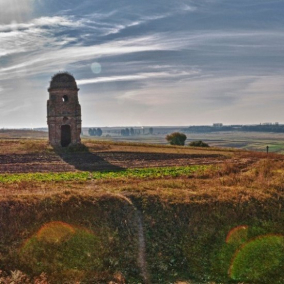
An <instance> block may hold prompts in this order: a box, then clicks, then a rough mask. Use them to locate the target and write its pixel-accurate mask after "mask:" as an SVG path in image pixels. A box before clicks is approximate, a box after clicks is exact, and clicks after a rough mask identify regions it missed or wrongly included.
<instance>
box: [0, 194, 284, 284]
mask: <svg viewBox="0 0 284 284" xmlns="http://www.w3.org/2000/svg"><path fill="white" fill-rule="evenodd" d="M283 203H284V202H283V199H282V197H281V198H279V196H275V198H268V199H267V200H266V201H265V202H260V201H259V200H257V199H255V198H250V199H244V200H239V202H238V203H236V202H227V201H226V202H222V201H216V202H211V201H209V202H207V201H206V200H200V201H198V200H195V201H194V202H188V201H185V200H180V201H178V202H177V201H176V200H175V199H171V198H170V197H168V198H167V199H165V198H161V196H159V195H158V194H141V193H139V194H127V197H126V196H124V195H122V194H95V193H94V194H92V195H86V194H85V195H83V194H82V195H80V194H78V193H76V192H72V191H64V192H62V193H60V194H53V195H50V196H48V197H44V196H42V195H41V196H28V195H26V196H18V197H17V196H13V197H12V196H10V197H9V200H4V199H3V200H2V201H1V202H0V222H1V231H0V236H1V238H0V239H1V246H0V253H1V259H0V265H1V269H2V270H4V271H7V272H9V271H13V270H16V269H17V270H20V271H22V272H24V273H26V274H28V275H29V276H31V277H33V276H36V275H40V274H41V273H42V272H44V273H46V274H47V277H48V279H49V281H50V283H64V282H65V283H66V282H67V283H75V281H80V282H81V283H110V281H114V282H113V283H124V282H126V283H176V282H177V281H189V280H190V279H191V280H195V281H196V283H207V282H208V281H216V283H230V282H232V283H238V281H244V280H246V279H243V278H247V280H248V281H249V282H248V283H272V282H269V281H271V279H273V283H283V279H284V278H283V271H282V269H280V268H281V267H283V263H284V259H283V255H281V254H280V255H274V254H273V253H272V254H271V257H272V259H273V260H274V261H275V263H274V266H273V267H271V269H268V270H267V271H266V274H265V273H264V274H263V275H262V278H261V281H259V280H257V279H256V277H257V276H255V274H257V273H260V272H259V271H258V270H257V269H256V268H254V267H252V268H251V269H252V271H240V272H239V271H235V270H236V269H241V268H238V267H239V266H238V267H237V268H235V267H234V265H237V264H235V263H234V261H235V258H236V254H237V253H238V251H239V250H240V249H241V248H242V247H244V246H245V245H246V244H247V243H251V242H252V241H253V240H255V239H263V238H264V239H265V238H266V237H267V236H282V235H284V227H283V216H284V214H283V210H282V208H283V205H284V204H283ZM138 217H139V218H138ZM43 232H44V233H43ZM141 234H142V235H143V237H142V239H141ZM43 236H44V237H43ZM274 241H275V242H276V244H273V243H272V244H271V243H269V245H270V246H269V248H271V249H273V248H279V247H281V246H282V245H283V244H282V243H281V242H282V240H281V239H279V238H278V239H277V238H276V240H274ZM141 242H142V244H141ZM266 246H267V244H266ZM141 249H142V251H141ZM257 249H258V250H260V252H259V253H260V254H257V252H256V254H255V255H254V258H256V259H255V260H254V261H257V263H258V265H259V266H260V267H261V265H264V264H263V263H262V262H261V261H262V259H261V258H260V256H261V253H262V251H261V250H262V248H257ZM66 254H67V255H68V257H67V258H66V257H65V256H66ZM273 257H274V258H273ZM243 261H247V260H246V259H244V260H243ZM266 265H267V264H266ZM233 269H235V270H234V271H235V272H234V275H232V273H231V271H232V270H233ZM262 270H263V269H262ZM264 270H265V269H264ZM250 273H251V274H250Z"/></svg>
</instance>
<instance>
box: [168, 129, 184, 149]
mask: <svg viewBox="0 0 284 284" xmlns="http://www.w3.org/2000/svg"><path fill="white" fill-rule="evenodd" d="M166 139H167V141H168V142H170V144H171V145H181V146H184V142H185V140H186V135H185V134H183V133H180V132H173V133H171V134H169V135H167V136H166Z"/></svg>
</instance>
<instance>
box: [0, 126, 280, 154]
mask: <svg viewBox="0 0 284 284" xmlns="http://www.w3.org/2000/svg"><path fill="white" fill-rule="evenodd" d="M84 133H85V134H84V135H82V139H83V140H84V139H91V140H97V141H113V142H130V143H146V144H158V145H167V144H168V143H167V141H166V139H165V136H166V134H163V135H155V134H154V135H139V136H128V137H123V136H120V135H116V136H115V135H113V136H109V137H106V133H104V134H103V136H102V137H91V136H89V135H87V133H86V131H84ZM186 135H187V141H186V144H188V143H189V142H191V141H194V140H202V141H204V142H206V143H208V144H209V145H210V146H211V147H223V148H238V149H244V150H252V151H260V152H266V146H269V151H270V152H274V153H284V133H264V132H263V133H261V132H216V133H207V134H206V133H187V134H186ZM10 138H13V139H43V140H44V139H47V138H48V133H47V132H45V131H33V130H0V139H10Z"/></svg>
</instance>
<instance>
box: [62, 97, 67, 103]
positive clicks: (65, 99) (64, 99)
mask: <svg viewBox="0 0 284 284" xmlns="http://www.w3.org/2000/svg"><path fill="white" fill-rule="evenodd" d="M62 101H63V102H64V103H66V102H68V96H66V95H64V96H63V97H62Z"/></svg>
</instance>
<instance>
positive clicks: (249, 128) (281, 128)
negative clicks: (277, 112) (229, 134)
mask: <svg viewBox="0 0 284 284" xmlns="http://www.w3.org/2000/svg"><path fill="white" fill-rule="evenodd" d="M220 131H246V132H278V133H284V125H279V124H271V125H265V124H259V125H229V126H221V127H214V126H190V127H188V128H187V130H186V132H192V133H196V132H197V133H208V132H220Z"/></svg>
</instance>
